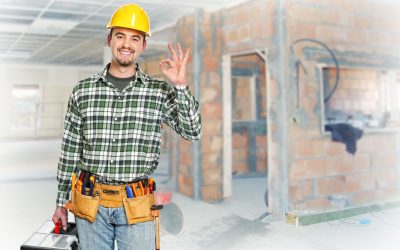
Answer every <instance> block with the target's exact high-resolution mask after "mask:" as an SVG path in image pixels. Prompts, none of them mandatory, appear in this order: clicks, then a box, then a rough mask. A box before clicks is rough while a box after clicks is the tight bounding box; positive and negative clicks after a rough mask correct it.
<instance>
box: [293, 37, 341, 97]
mask: <svg viewBox="0 0 400 250" xmlns="http://www.w3.org/2000/svg"><path fill="white" fill-rule="evenodd" d="M300 42H313V43H317V44H319V45H320V46H322V47H323V48H325V49H326V50H327V51H328V52H329V54H330V55H331V57H332V60H333V62H334V63H335V68H336V80H335V85H334V86H333V88H332V90H331V92H330V93H329V94H328V95H327V96H326V97H325V98H324V103H326V102H328V101H329V99H330V98H331V97H332V95H333V93H335V91H336V88H337V87H338V85H339V78H340V68H339V63H338V60H337V59H336V57H335V54H333V51H332V50H331V49H330V48H329V47H328V46H327V45H326V44H324V43H323V42H321V41H318V40H316V39H312V38H301V39H298V40H296V41H294V42H293V43H292V45H291V46H290V47H291V48H292V51H293V45H295V44H297V43H300ZM297 64H298V63H297ZM297 67H298V65H297ZM297 77H299V76H298V75H297Z"/></svg>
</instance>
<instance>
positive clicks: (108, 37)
mask: <svg viewBox="0 0 400 250" xmlns="http://www.w3.org/2000/svg"><path fill="white" fill-rule="evenodd" d="M110 42H111V36H110V35H108V36H107V46H108V47H110Z"/></svg>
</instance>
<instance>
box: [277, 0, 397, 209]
mask: <svg viewBox="0 0 400 250" xmlns="http://www.w3.org/2000/svg"><path fill="white" fill-rule="evenodd" d="M288 6H290V8H289V9H288V22H287V24H288V40H289V44H290V43H291V41H295V40H297V39H300V38H312V39H318V40H319V41H321V42H323V43H325V44H326V45H327V46H329V47H330V48H331V49H332V50H333V51H334V53H335V55H336V56H337V58H338V60H339V62H340V64H341V65H342V66H346V67H351V68H352V69H354V70H353V71H351V70H342V71H341V73H342V78H341V81H340V84H341V85H340V88H339V89H338V91H337V92H336V93H335V94H334V96H333V97H332V103H331V104H332V107H333V108H335V109H339V108H341V109H343V110H346V111H347V112H349V113H354V112H358V111H361V112H366V113H372V112H375V111H376V107H377V106H379V105H378V103H377V102H378V101H377V88H379V86H378V84H379V81H377V79H378V78H379V75H378V73H377V72H378V70H379V69H382V68H391V69H396V68H397V69H398V68H400V61H399V58H400V53H399V51H400V50H399V47H400V46H399V41H398V40H399V37H400V33H399V29H398V27H397V25H396V23H397V24H398V23H400V15H398V14H399V13H400V5H398V4H390V3H380V2H377V1H360V0H359V1H356V0H349V1H317V0H292V1H290V4H288ZM294 51H295V54H296V57H297V58H299V59H300V60H302V62H303V63H304V65H305V67H306V69H307V71H308V74H307V75H305V74H304V72H300V83H299V86H300V90H299V91H300V100H299V108H298V109H295V103H294V101H288V102H287V103H288V107H289V108H288V109H289V110H288V111H289V113H290V115H292V116H293V117H295V118H296V120H295V122H292V123H290V125H289V126H288V128H287V129H288V133H289V138H291V140H290V146H289V152H288V156H289V163H288V165H289V166H288V183H289V187H288V191H289V200H290V210H302V211H310V210H311V211H312V210H317V209H321V208H330V207H332V203H331V202H330V200H329V197H331V196H332V195H339V196H341V197H344V198H345V199H347V200H348V202H349V205H359V204H365V203H370V202H378V201H380V200H383V199H391V198H393V197H394V196H395V195H398V194H399V189H398V185H399V183H400V181H399V180H400V178H399V162H400V161H399V160H400V159H399V156H400V154H399V150H398V149H399V148H400V147H399V146H400V141H399V133H398V131H396V130H383V129H381V130H379V129H377V130H374V131H373V132H371V131H368V130H365V131H364V136H363V137H362V138H361V139H360V140H359V141H358V143H357V146H358V150H357V152H356V154H355V155H354V156H353V155H351V154H349V153H347V152H346V151H345V146H344V144H340V143H335V142H332V141H331V139H330V134H325V133H323V132H322V131H321V124H322V122H323V121H322V117H323V114H322V110H323V108H322V106H321V105H322V103H323V102H322V97H321V95H320V93H321V83H322V81H321V78H322V75H321V73H320V71H319V70H318V69H319V64H321V63H322V64H326V65H328V66H330V67H332V66H333V63H332V60H331V59H330V57H329V56H328V54H327V53H326V52H325V51H324V50H323V49H322V47H320V46H317V45H315V44H312V43H307V42H306V43H301V44H297V45H296V46H295V50H294ZM292 56H293V55H292ZM294 73H295V68H294V67H292V69H291V75H292V76H293V75H294ZM332 73H334V72H329V74H332ZM293 86H295V83H293ZM288 92H289V93H295V92H296V90H295V89H294V87H292V88H291V89H288ZM292 97H293V100H294V99H295V98H294V94H293V95H292ZM276 146H278V145H276Z"/></svg>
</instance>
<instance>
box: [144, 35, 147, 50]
mask: <svg viewBox="0 0 400 250" xmlns="http://www.w3.org/2000/svg"><path fill="white" fill-rule="evenodd" d="M146 46H147V40H146V37H144V40H143V50H145V49H146Z"/></svg>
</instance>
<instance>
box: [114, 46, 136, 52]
mask: <svg viewBox="0 0 400 250" xmlns="http://www.w3.org/2000/svg"><path fill="white" fill-rule="evenodd" d="M118 49H125V50H130V51H131V52H133V53H135V52H136V51H135V49H134V48H131V47H126V46H121V47H119V48H118Z"/></svg>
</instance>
